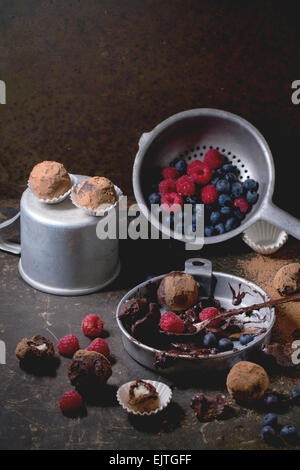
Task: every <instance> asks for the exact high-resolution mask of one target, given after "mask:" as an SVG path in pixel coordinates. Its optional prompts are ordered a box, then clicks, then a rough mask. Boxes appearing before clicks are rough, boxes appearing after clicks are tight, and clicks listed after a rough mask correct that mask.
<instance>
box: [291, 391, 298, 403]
mask: <svg viewBox="0 0 300 470" xmlns="http://www.w3.org/2000/svg"><path fill="white" fill-rule="evenodd" d="M291 398H292V400H293V402H294V403H296V404H297V405H300V389H296V390H294V391H293V392H292V394H291Z"/></svg>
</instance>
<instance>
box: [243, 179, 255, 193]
mask: <svg viewBox="0 0 300 470" xmlns="http://www.w3.org/2000/svg"><path fill="white" fill-rule="evenodd" d="M243 187H244V189H245V190H246V191H257V189H258V182H257V181H255V180H253V179H251V178H249V179H248V180H246V181H244V184H243Z"/></svg>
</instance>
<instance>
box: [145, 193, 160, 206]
mask: <svg viewBox="0 0 300 470" xmlns="http://www.w3.org/2000/svg"><path fill="white" fill-rule="evenodd" d="M148 201H149V204H159V203H160V195H159V194H157V193H152V194H150V196H149V197H148Z"/></svg>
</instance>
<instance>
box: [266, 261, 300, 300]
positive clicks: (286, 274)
mask: <svg viewBox="0 0 300 470" xmlns="http://www.w3.org/2000/svg"><path fill="white" fill-rule="evenodd" d="M273 282H274V287H275V289H276V290H278V292H279V293H280V294H281V295H291V294H296V293H297V292H298V291H299V290H300V263H290V264H286V265H285V266H282V268H280V269H279V271H278V272H277V273H276V275H275V277H274V281H273Z"/></svg>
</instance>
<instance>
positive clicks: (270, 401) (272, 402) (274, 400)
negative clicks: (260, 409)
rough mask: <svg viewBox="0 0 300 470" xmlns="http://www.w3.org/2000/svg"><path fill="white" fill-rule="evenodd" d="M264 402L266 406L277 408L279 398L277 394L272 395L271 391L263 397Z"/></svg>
mask: <svg viewBox="0 0 300 470" xmlns="http://www.w3.org/2000/svg"><path fill="white" fill-rule="evenodd" d="M264 403H265V405H266V406H267V408H271V409H274V408H277V406H278V405H279V399H278V396H277V395H274V394H273V393H271V394H270V395H267V396H266V398H265V399H264Z"/></svg>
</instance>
